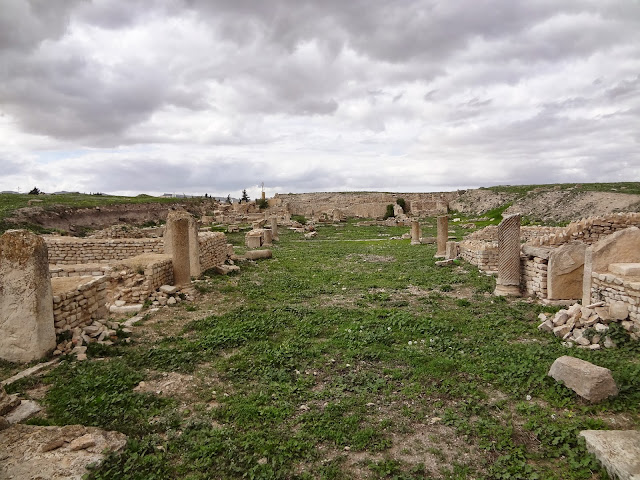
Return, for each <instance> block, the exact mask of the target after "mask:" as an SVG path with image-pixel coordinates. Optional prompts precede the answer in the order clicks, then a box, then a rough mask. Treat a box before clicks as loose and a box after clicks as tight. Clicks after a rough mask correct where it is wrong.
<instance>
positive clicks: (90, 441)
mask: <svg viewBox="0 0 640 480" xmlns="http://www.w3.org/2000/svg"><path fill="white" fill-rule="evenodd" d="M95 444H96V441H95V439H94V438H93V435H91V434H90V433H87V434H85V435H82V436H81V437H78V438H76V439H75V440H73V441H72V442H71V443H69V450H71V451H72V452H74V451H76V450H84V449H85V448H89V447H93V446H94V445H95Z"/></svg>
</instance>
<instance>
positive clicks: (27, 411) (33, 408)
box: [5, 400, 42, 424]
mask: <svg viewBox="0 0 640 480" xmlns="http://www.w3.org/2000/svg"><path fill="white" fill-rule="evenodd" d="M40 410H42V408H41V407H40V405H38V404H37V403H36V402H34V401H33V400H22V401H21V402H20V405H18V406H17V407H16V408H14V409H13V410H12V411H11V412H9V414H8V415H7V416H6V417H5V418H6V419H7V422H9V423H11V424H14V423H20V422H22V421H23V420H26V419H28V418H31V417H33V416H34V415H35V414H36V413H38V412H40Z"/></svg>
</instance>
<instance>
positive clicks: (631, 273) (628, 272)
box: [609, 263, 640, 277]
mask: <svg viewBox="0 0 640 480" xmlns="http://www.w3.org/2000/svg"><path fill="white" fill-rule="evenodd" d="M609 271H610V272H611V273H615V274H616V275H623V276H626V277H640V263H611V264H609Z"/></svg>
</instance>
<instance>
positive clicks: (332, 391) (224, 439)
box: [11, 219, 640, 480]
mask: <svg viewBox="0 0 640 480" xmlns="http://www.w3.org/2000/svg"><path fill="white" fill-rule="evenodd" d="M450 225H451V226H452V227H453V228H458V227H457V226H456V225H452V224H450ZM408 230H409V229H408V228H407V227H394V228H385V227H375V226H373V227H356V226H355V225H354V224H353V223H349V224H347V225H346V226H342V227H334V226H323V227H319V229H318V231H319V234H318V237H317V238H316V239H313V240H308V241H303V240H302V235H301V234H296V233H293V232H290V231H286V230H283V229H281V233H280V238H281V240H280V242H279V243H278V244H277V245H276V246H275V247H274V258H273V259H271V260H266V261H261V262H260V263H257V264H245V265H243V266H242V271H241V272H240V273H239V274H236V275H232V276H224V277H223V276H213V275H211V276H205V277H204V279H203V280H201V281H199V282H198V283H197V284H196V285H197V288H198V290H199V291H200V292H201V296H200V298H199V299H198V300H197V301H196V302H193V303H189V304H186V303H182V304H178V305H177V306H175V307H172V308H168V309H164V310H163V311H161V312H158V313H156V314H154V315H150V316H149V318H148V319H147V320H145V322H144V323H143V325H142V326H137V327H135V331H134V334H133V337H132V342H131V343H130V344H125V343H124V342H123V343H119V344H116V345H114V346H111V347H100V348H95V347H93V348H90V349H89V352H88V353H89V357H90V358H89V360H88V361H86V362H82V363H74V362H67V361H64V362H63V363H62V364H61V365H60V366H59V367H57V368H56V369H55V370H53V371H52V372H51V373H49V374H47V375H46V376H45V377H43V378H36V379H29V380H25V381H22V382H19V383H17V384H15V385H13V386H12V387H11V391H20V392H21V393H22V394H24V395H26V396H28V395H30V394H31V393H30V392H35V391H38V390H42V389H47V392H46V396H45V397H44V405H45V406H46V415H45V416H43V417H41V418H38V419H35V420H31V422H32V423H38V424H53V425H64V424H74V423H80V424H84V425H95V426H99V427H103V428H107V429H114V430H119V431H121V432H124V433H126V434H127V435H129V442H128V444H127V447H126V449H125V451H124V452H122V453H121V454H118V455H111V456H109V457H108V458H107V459H106V461H105V462H104V463H103V464H102V465H101V466H100V467H98V468H95V469H94V470H92V472H91V475H90V478H92V479H114V478H118V479H167V478H169V479H171V478H175V479H178V478H180V479H209V478H216V479H235V478H250V479H343V478H344V479H351V478H375V479H378V478H389V479H397V480H400V479H427V478H433V479H435V478H443V479H467V478H487V479H565V480H566V479H605V478H607V476H606V473H604V472H603V471H601V469H600V468H599V467H598V465H597V463H596V462H595V460H594V458H593V457H592V456H591V455H589V454H588V453H587V452H586V451H585V448H584V445H583V444H582V443H581V442H580V441H578V437H577V433H578V431H579V430H581V429H603V428H638V427H639V426H640V417H639V415H638V413H639V408H640V362H639V355H638V353H639V351H640V349H639V348H638V345H637V344H635V345H634V344H631V343H628V342H625V341H624V340H625V337H624V334H623V333H621V332H617V334H616V335H617V337H616V340H617V341H618V343H619V348H617V349H612V350H604V351H585V350H577V349H573V350H570V351H568V350H567V349H565V348H564V347H562V346H561V345H560V341H559V340H558V339H557V338H555V337H553V336H551V335H549V334H543V333H540V332H538V330H537V329H536V326H537V324H538V321H537V315H538V314H539V313H540V312H542V311H548V312H552V311H554V310H553V309H552V308H549V307H546V308H545V307H541V306H539V305H537V304H535V303H532V302H529V301H527V300H506V299H502V298H496V297H493V296H492V295H491V292H492V290H493V289H494V286H495V281H494V279H493V278H491V277H487V276H485V275H484V274H483V273H481V272H479V271H478V270H477V269H476V268H474V267H472V266H470V265H467V264H464V263H460V264H456V265H452V266H448V267H444V268H443V267H436V266H435V265H434V258H433V255H434V253H435V247H434V246H432V245H419V246H410V245H409V240H393V239H390V237H392V236H397V235H399V234H401V233H405V232H407V231H408ZM456 231H457V232H458V233H461V230H460V231H458V230H456ZM423 234H424V235H425V236H427V235H433V234H435V221H434V219H429V220H428V221H427V222H426V224H425V226H424V227H423ZM229 239H230V241H232V242H233V243H235V244H237V245H240V244H241V243H242V234H232V235H229ZM568 353H570V354H571V355H574V356H577V357H580V358H583V359H585V360H588V361H591V362H593V363H595V364H597V365H601V366H604V367H607V368H610V369H611V370H612V372H613V375H614V378H615V379H616V382H617V384H618V386H619V388H620V395H619V396H618V397H616V398H615V399H611V400H608V401H605V402H603V403H601V404H599V405H588V404H585V403H583V402H582V401H580V400H579V399H578V398H577V397H576V396H575V395H574V394H573V393H572V392H570V391H568V390H567V389H566V388H564V387H562V386H561V385H558V384H556V382H555V381H553V380H552V379H550V378H549V377H547V376H546V373H547V371H548V369H549V367H550V365H551V363H552V362H553V361H554V360H555V359H556V358H557V357H559V356H561V355H565V354H568ZM98 359H103V360H98ZM163 379H175V382H174V383H172V386H171V387H167V386H165V387H162V388H161V387H157V389H156V388H150V389H149V390H148V391H147V392H146V393H145V392H138V391H134V387H135V386H136V385H138V384H139V382H141V381H145V382H146V384H148V385H151V386H153V385H156V383H154V382H160V383H159V384H161V382H162V381H163ZM171 389H173V390H171ZM161 390H170V391H169V392H167V391H161ZM167 393H169V394H167Z"/></svg>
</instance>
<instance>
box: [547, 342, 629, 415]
mask: <svg viewBox="0 0 640 480" xmlns="http://www.w3.org/2000/svg"><path fill="white" fill-rule="evenodd" d="M591 346H592V347H593V346H595V345H591ZM599 347H600V346H599V345H598V348H599ZM548 375H549V376H550V377H552V378H553V379H555V380H556V381H558V382H563V383H564V384H565V386H566V387H567V388H570V389H571V390H573V391H574V392H576V393H577V394H578V395H579V396H581V397H582V398H584V399H585V400H588V401H590V402H593V403H595V402H599V401H601V400H604V399H605V398H607V397H610V396H616V395H617V394H618V388H617V387H616V383H615V381H614V380H613V377H612V376H611V370H609V369H608V368H603V367H599V366H597V365H594V364H592V363H589V362H587V361H585V360H580V359H579V358H574V357H569V356H567V355H564V356H562V357H560V358H558V359H556V361H555V362H553V365H551V369H550V370H549V374H548Z"/></svg>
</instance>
